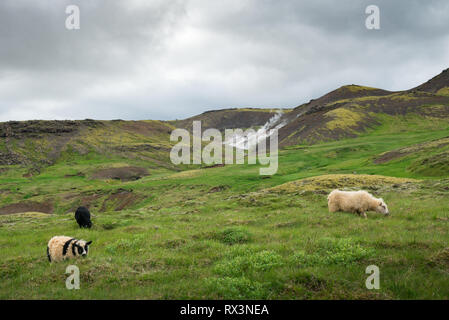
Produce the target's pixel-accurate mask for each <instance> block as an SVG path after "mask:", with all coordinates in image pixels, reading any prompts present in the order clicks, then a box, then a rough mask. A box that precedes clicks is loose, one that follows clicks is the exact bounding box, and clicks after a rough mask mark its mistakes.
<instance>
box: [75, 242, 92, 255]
mask: <svg viewBox="0 0 449 320" xmlns="http://www.w3.org/2000/svg"><path fill="white" fill-rule="evenodd" d="M91 243H92V241H89V242H86V241H84V240H80V241H78V242H77V243H76V244H75V246H76V250H78V255H80V256H82V257H84V258H85V257H86V256H87V253H88V252H89V245H90V244H91Z"/></svg>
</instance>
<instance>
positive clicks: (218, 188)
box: [209, 185, 229, 193]
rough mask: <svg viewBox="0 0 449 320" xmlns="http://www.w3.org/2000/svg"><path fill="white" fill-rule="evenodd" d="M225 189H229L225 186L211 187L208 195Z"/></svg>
mask: <svg viewBox="0 0 449 320" xmlns="http://www.w3.org/2000/svg"><path fill="white" fill-rule="evenodd" d="M227 188H229V186H225V185H222V186H216V187H212V188H211V189H210V190H209V193H214V192H220V191H224V190H226V189H227Z"/></svg>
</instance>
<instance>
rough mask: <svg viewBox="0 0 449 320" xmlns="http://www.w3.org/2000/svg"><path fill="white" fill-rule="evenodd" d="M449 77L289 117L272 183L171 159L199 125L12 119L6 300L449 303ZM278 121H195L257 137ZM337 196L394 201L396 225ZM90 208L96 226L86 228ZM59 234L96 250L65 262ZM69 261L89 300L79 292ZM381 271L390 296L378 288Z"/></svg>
mask: <svg viewBox="0 0 449 320" xmlns="http://www.w3.org/2000/svg"><path fill="white" fill-rule="evenodd" d="M446 74H447V73H446V72H445V73H444V74H443V76H442V77H437V78H436V80H431V82H429V83H430V84H427V85H425V86H421V87H417V88H415V89H412V90H409V91H403V92H387V91H383V90H380V89H372V88H366V87H359V86H346V87H342V88H340V89H337V90H336V91H334V92H332V93H330V94H329V95H327V96H324V97H322V98H320V99H317V100H314V101H311V102H310V103H308V104H305V105H302V106H300V107H298V108H295V109H293V110H286V112H284V115H283V116H282V120H285V121H286V122H287V124H286V126H284V127H283V128H282V129H281V131H280V139H281V142H282V146H283V148H282V150H280V152H279V168H278V171H277V173H276V174H274V175H272V176H260V175H259V168H260V167H261V165H260V164H256V165H248V164H244V165H225V166H217V167H204V166H203V167H201V166H186V165H184V166H182V167H178V166H174V165H173V164H171V163H170V162H169V161H168V151H169V149H170V148H171V143H170V141H169V133H170V132H171V130H173V128H175V127H185V128H189V123H190V122H191V120H192V119H188V120H179V121H170V122H163V121H94V120H84V121H28V122H7V123H3V124H1V125H0V136H1V148H0V150H1V156H0V159H1V161H2V165H1V166H0V250H1V255H0V278H1V279H2V281H0V299H108V298H109V299H447V298H448V297H449V284H448V281H447V270H448V268H449V247H448V242H447V239H449V228H448V225H447V224H448V222H449V203H448V201H447V199H448V196H449V170H448V153H449V149H448V148H449V140H448V137H449V123H448V120H449V115H448V113H447V111H448V107H449V102H448V98H449V97H448V96H447V95H445V93H446V91H445V90H446V89H444V88H445V87H446V86H447V85H449V82H448V81H447V78H446ZM434 79H435V78H434ZM442 79H443V80H442ZM444 79H446V80H444ZM432 81H433V82H432ZM444 83H446V86H444ZM441 90H443V91H441ZM243 115H244V116H243ZM273 115H274V111H267V110H257V109H250V110H248V109H243V110H239V109H237V110H235V109H234V110H221V111H217V112H210V113H205V114H202V115H199V116H196V117H194V118H193V119H200V120H202V121H204V123H205V126H204V127H209V126H215V127H217V128H220V129H222V128H225V127H226V126H227V125H228V124H232V123H237V119H242V120H241V121H242V122H238V124H239V125H242V126H244V127H245V128H248V127H259V126H262V125H264V124H265V123H266V122H267V121H268V119H270V118H271V117H272V116H273ZM222 119H223V120H222ZM251 119H255V120H254V121H252V120H251ZM239 121H240V120H239ZM334 188H340V189H345V190H358V189H365V190H367V191H369V192H370V193H372V194H373V195H375V196H377V197H382V198H383V199H384V200H385V202H386V203H387V204H388V207H389V210H390V213H391V215H390V216H389V217H385V216H383V215H380V214H377V213H373V212H369V213H368V219H361V218H360V217H358V216H356V215H354V214H351V213H342V212H339V213H332V214H330V213H329V212H328V209H327V194H328V192H330V191H331V190H332V189H334ZM79 205H85V206H88V207H89V208H90V210H91V212H92V215H93V223H94V226H93V228H92V229H90V230H85V229H79V228H78V226H77V224H76V222H75V220H74V219H73V211H74V210H75V209H76V207H77V206H79ZM55 235H67V236H71V237H76V238H83V239H86V240H93V244H92V246H91V248H90V250H89V256H88V257H87V258H86V259H82V260H75V261H66V262H62V263H53V264H50V263H49V262H48V260H47V257H46V253H45V252H46V245H47V242H48V240H49V239H50V238H51V237H52V236H55ZM69 264H76V265H77V266H79V268H80V276H81V279H80V280H81V288H82V289H81V290H67V289H66V288H65V279H66V277H67V275H66V274H65V268H66V267H67V265H69ZM373 264H374V265H376V266H378V267H379V268H380V272H381V275H380V282H381V284H380V289H379V290H368V289H366V287H365V280H366V277H367V276H368V275H367V274H366V273H365V269H366V267H367V266H369V265H373Z"/></svg>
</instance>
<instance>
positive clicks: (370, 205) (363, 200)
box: [327, 190, 389, 218]
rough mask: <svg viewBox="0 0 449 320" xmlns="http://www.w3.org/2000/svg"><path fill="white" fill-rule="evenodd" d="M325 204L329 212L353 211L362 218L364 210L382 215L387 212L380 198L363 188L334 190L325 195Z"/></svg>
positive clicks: (364, 214) (364, 213) (364, 215)
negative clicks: (357, 189)
mask: <svg viewBox="0 0 449 320" xmlns="http://www.w3.org/2000/svg"><path fill="white" fill-rule="evenodd" d="M327 205H328V207H329V212H337V211H345V212H353V213H358V214H359V215H361V216H363V217H364V218H366V211H376V212H379V213H383V214H384V215H388V214H389V211H388V207H387V205H386V204H385V202H384V200H383V199H382V198H380V199H377V198H375V197H373V195H371V194H370V193H368V192H366V191H363V190H359V191H340V190H334V191H332V192H331V193H330V194H329V195H328V196H327Z"/></svg>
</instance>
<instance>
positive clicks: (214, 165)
mask: <svg viewBox="0 0 449 320" xmlns="http://www.w3.org/2000/svg"><path fill="white" fill-rule="evenodd" d="M224 166H225V165H224V163H217V164H213V165H210V166H205V167H202V168H201V169H210V168H219V167H224Z"/></svg>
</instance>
